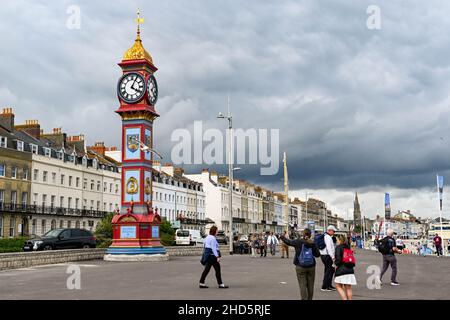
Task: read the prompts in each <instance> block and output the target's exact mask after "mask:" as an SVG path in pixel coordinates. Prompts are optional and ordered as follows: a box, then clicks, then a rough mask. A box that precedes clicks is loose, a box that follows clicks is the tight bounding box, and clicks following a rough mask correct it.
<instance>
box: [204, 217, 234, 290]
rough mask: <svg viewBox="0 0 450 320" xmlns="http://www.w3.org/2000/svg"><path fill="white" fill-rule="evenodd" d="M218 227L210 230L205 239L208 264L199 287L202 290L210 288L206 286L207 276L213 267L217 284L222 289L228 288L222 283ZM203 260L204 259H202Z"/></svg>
mask: <svg viewBox="0 0 450 320" xmlns="http://www.w3.org/2000/svg"><path fill="white" fill-rule="evenodd" d="M217 231H218V230H217V227H216V226H212V227H211V229H210V230H209V236H207V237H206V238H205V244H204V250H205V252H204V255H206V257H205V258H206V259H205V260H206V261H205V262H206V263H205V269H204V270H203V273H202V276H201V278H200V283H199V287H200V288H201V289H206V288H208V286H207V285H206V284H205V280H206V276H207V275H208V273H209V270H211V267H213V268H214V271H215V272H216V279H217V284H218V285H219V288H220V289H226V288H228V286H226V285H224V284H223V282H222V275H221V273H220V251H219V243H217V239H216V235H217ZM202 260H203V258H202Z"/></svg>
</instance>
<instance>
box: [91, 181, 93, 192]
mask: <svg viewBox="0 0 450 320" xmlns="http://www.w3.org/2000/svg"><path fill="white" fill-rule="evenodd" d="M91 190H94V180H91Z"/></svg>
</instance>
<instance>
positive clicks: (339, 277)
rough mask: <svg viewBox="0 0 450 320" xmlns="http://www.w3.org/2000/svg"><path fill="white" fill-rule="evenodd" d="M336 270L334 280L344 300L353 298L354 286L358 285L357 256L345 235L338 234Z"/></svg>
mask: <svg viewBox="0 0 450 320" xmlns="http://www.w3.org/2000/svg"><path fill="white" fill-rule="evenodd" d="M334 263H335V265H336V272H335V278H334V282H335V283H336V289H337V291H338V293H339V295H340V296H341V299H342V300H352V299H353V292H352V286H355V285H356V278H355V271H354V268H355V257H354V256H353V251H352V250H351V248H350V245H349V243H348V239H347V237H346V236H344V235H341V234H340V235H338V236H337V246H336V251H335V261H334Z"/></svg>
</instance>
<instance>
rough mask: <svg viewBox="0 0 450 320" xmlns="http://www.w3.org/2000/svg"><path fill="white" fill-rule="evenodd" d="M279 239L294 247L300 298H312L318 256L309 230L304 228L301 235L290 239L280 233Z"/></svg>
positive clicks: (317, 250) (318, 253)
mask: <svg viewBox="0 0 450 320" xmlns="http://www.w3.org/2000/svg"><path fill="white" fill-rule="evenodd" d="M280 239H281V241H282V242H283V243H285V244H286V245H287V246H292V247H294V248H295V255H294V265H295V272H296V274H297V281H298V286H299V289H300V297H301V299H302V300H312V298H313V295H314V280H315V277H316V259H315V258H314V257H317V258H318V257H320V252H319V249H318V248H317V246H316V244H315V243H314V241H312V240H311V230H309V229H305V230H304V231H303V236H302V237H301V238H298V239H294V240H290V239H289V238H288V237H286V236H285V235H281V237H280Z"/></svg>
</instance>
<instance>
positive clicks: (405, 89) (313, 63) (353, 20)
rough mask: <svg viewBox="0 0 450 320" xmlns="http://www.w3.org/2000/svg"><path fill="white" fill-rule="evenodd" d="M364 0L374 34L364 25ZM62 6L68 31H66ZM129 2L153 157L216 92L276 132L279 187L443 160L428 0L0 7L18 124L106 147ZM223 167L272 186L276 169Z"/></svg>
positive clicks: (239, 116) (447, 139)
mask: <svg viewBox="0 0 450 320" xmlns="http://www.w3.org/2000/svg"><path fill="white" fill-rule="evenodd" d="M372 4H375V5H378V6H379V7H380V9H381V18H382V24H381V30H369V29H367V27H366V20H367V17H368V15H367V13H366V9H367V7H368V6H369V5H372ZM69 5H78V6H79V7H80V9H81V29H80V30H69V29H67V28H66V21H67V18H68V16H69V15H68V14H67V13H66V10H67V8H68V7H69ZM137 7H140V8H141V11H142V15H143V17H144V18H145V20H146V21H145V24H144V25H143V27H142V39H143V44H144V46H145V47H146V49H147V50H148V51H149V52H150V54H151V55H152V56H153V59H154V62H155V65H156V66H157V67H158V68H159V71H158V72H157V73H156V77H157V79H158V82H159V88H160V99H159V102H158V105H157V110H158V112H159V113H160V115H161V117H160V118H159V119H157V120H156V122H155V140H154V141H155V147H156V148H157V149H158V150H159V151H161V152H162V153H163V155H164V158H165V159H169V158H170V151H171V148H172V147H173V145H174V143H172V142H170V135H171V133H172V131H173V130H174V129H177V128H183V127H187V128H190V127H192V125H193V122H194V121H195V120H202V121H203V122H204V126H205V127H217V128H221V129H224V128H225V127H226V123H225V122H224V121H220V120H217V119H216V115H217V113H218V112H219V111H223V112H224V111H226V96H227V94H228V93H229V94H230V95H231V108H232V112H233V115H234V125H235V127H237V128H243V129H248V128H279V129H280V153H281V152H282V151H286V152H287V153H288V159H289V177H290V182H291V188H292V189H295V188H305V187H309V188H356V187H364V186H374V185H379V186H385V185H392V186H396V187H400V188H410V187H411V188H420V187H425V186H430V183H431V185H433V183H434V182H433V181H434V180H433V177H434V174H435V173H436V172H437V171H439V172H441V173H442V172H444V173H446V172H447V170H448V169H449V161H448V159H450V150H449V149H450V135H449V134H448V132H449V128H450V123H449V121H450V109H449V96H448V93H449V92H450V85H449V81H448V80H447V79H450V59H449V57H450V33H449V32H448V30H450V21H449V20H448V19H447V16H446V12H448V9H449V7H450V5H449V4H447V3H446V2H443V1H428V2H423V1H397V2H391V1H358V2H355V1H335V0H333V1H331V0H330V1H325V0H323V1H313V0H309V1H256V0H254V1H245V2H243V1H231V0H230V1H221V2H217V1H214V2H213V1H206V0H202V1H200V0H197V1H189V2H187V1H183V2H181V1H163V2H156V1H151V2H147V1H124V0H123V1H114V2H111V1H95V2H94V1H60V2H57V3H56V2H55V3H51V4H50V3H48V2H46V1H24V0H22V1H12V0H11V1H3V2H2V10H1V12H0V19H1V20H0V21H1V23H0V32H1V33H2V35H3V38H2V50H1V51H0V58H1V60H2V61H3V63H2V64H1V65H0V71H1V75H2V77H1V80H0V103H1V104H2V105H5V106H6V105H8V106H12V107H14V110H15V113H16V119H18V122H22V121H24V120H25V119H39V120H41V123H42V124H43V126H44V127H45V128H46V131H47V130H49V129H51V128H52V127H60V126H62V127H63V130H64V131H66V132H68V133H69V134H78V133H85V134H86V136H87V138H88V141H89V143H93V142H95V141H98V140H103V141H105V142H106V143H107V144H108V145H118V144H119V141H120V139H119V132H120V121H119V117H118V115H116V114H115V113H114V112H113V111H114V110H115V109H117V107H118V101H117V97H116V93H115V87H116V81H117V79H118V77H119V76H120V68H119V67H118V66H117V63H118V62H119V61H120V60H121V58H122V54H123V52H124V51H125V50H126V49H127V48H129V47H130V46H131V45H132V43H133V39H134V36H135V26H134V23H133V19H134V13H135V10H136V8H137ZM440 137H443V139H440ZM280 159H281V155H280ZM280 164H281V161H280ZM199 167H201V166H199ZM187 168H189V167H187ZM218 169H221V170H222V171H224V172H226V166H221V167H218ZM239 175H240V176H241V177H243V178H248V179H250V180H253V181H255V182H261V183H266V184H273V185H277V184H278V183H279V182H280V179H281V178H282V168H281V167H280V172H279V174H278V175H276V176H273V177H268V176H259V168H253V167H245V168H244V170H242V171H241V172H240V173H239ZM430 181H431V182H430Z"/></svg>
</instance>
